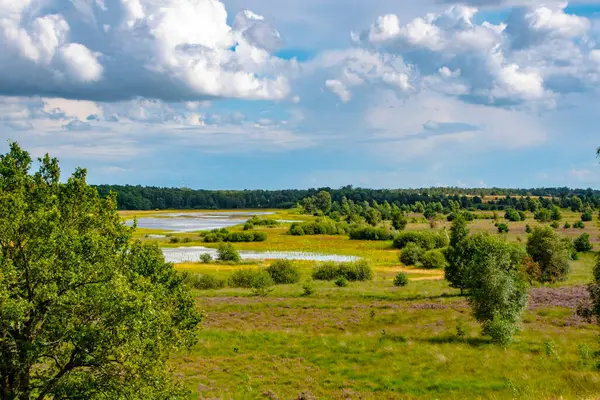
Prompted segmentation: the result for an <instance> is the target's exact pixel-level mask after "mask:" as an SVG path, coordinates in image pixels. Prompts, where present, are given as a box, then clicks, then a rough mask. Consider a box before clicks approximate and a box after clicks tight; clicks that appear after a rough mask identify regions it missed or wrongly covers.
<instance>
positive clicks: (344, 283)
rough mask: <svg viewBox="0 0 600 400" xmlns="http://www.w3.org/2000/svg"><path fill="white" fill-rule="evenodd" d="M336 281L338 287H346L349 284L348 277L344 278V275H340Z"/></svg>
mask: <svg viewBox="0 0 600 400" xmlns="http://www.w3.org/2000/svg"><path fill="white" fill-rule="evenodd" d="M334 283H335V286H337V287H346V286H348V279H346V278H344V277H343V276H340V277H338V278H337V279H336V280H335V282H334Z"/></svg>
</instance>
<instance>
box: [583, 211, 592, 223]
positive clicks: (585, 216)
mask: <svg viewBox="0 0 600 400" xmlns="http://www.w3.org/2000/svg"><path fill="white" fill-rule="evenodd" d="M592 219H593V216H592V213H591V212H589V211H587V212H584V213H583V214H581V220H582V221H585V222H589V221H591V220H592Z"/></svg>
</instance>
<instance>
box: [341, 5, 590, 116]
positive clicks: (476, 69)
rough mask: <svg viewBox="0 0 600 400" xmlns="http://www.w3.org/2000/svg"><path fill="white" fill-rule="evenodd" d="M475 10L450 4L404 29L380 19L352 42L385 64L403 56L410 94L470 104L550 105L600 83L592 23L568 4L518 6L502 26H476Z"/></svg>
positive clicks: (386, 18)
mask: <svg viewBox="0 0 600 400" xmlns="http://www.w3.org/2000/svg"><path fill="white" fill-rule="evenodd" d="M486 3H487V2H486ZM477 12H478V10H477V8H475V7H471V6H465V5H453V6H451V7H449V8H448V9H446V10H445V11H443V12H441V13H437V14H436V13H430V14H426V15H425V16H423V17H418V18H415V19H413V20H411V21H410V22H408V23H406V24H401V23H400V18H399V17H398V16H396V15H393V14H389V15H383V16H381V17H379V18H378V19H377V20H376V21H375V22H374V23H373V24H372V25H371V26H370V27H369V28H368V29H366V30H364V31H363V32H362V33H360V34H355V35H353V37H354V38H355V40H356V42H357V43H358V44H359V45H360V46H362V47H363V48H365V49H368V51H370V52H372V53H375V52H376V53H377V54H379V56H380V57H382V58H383V57H394V56H395V57H398V58H401V59H402V60H403V62H404V63H405V64H406V65H407V67H408V74H407V77H408V78H409V80H408V81H407V80H405V81H404V82H405V83H407V84H408V82H412V83H411V84H410V85H411V86H412V87H413V88H416V89H418V90H425V89H429V90H434V91H438V92H441V93H445V94H447V95H454V96H458V97H460V98H461V99H462V100H463V101H465V102H469V103H479V104H488V105H495V106H503V107H504V106H515V105H520V104H526V103H527V104H534V105H539V106H541V107H553V106H554V105H555V102H556V99H557V96H558V95H559V94H562V93H565V92H569V91H580V90H585V88H594V87H596V86H597V85H598V84H599V83H600V78H599V71H598V63H597V61H598V60H599V59H600V56H598V54H600V53H598V51H599V50H597V49H595V47H596V44H595V42H594V41H593V40H591V39H590V38H589V37H588V33H589V31H590V29H591V22H590V20H589V19H587V18H585V17H581V16H577V15H572V14H569V13H567V11H566V3H564V4H556V3H554V4H551V5H540V6H536V5H535V4H534V5H530V6H528V7H517V8H514V9H513V11H512V13H511V14H510V16H509V17H508V18H507V20H506V21H505V22H503V23H498V24H493V23H490V22H481V23H478V22H476V19H475V16H476V14H477ZM405 87H408V85H405Z"/></svg>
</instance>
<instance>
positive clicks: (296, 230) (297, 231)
mask: <svg viewBox="0 0 600 400" xmlns="http://www.w3.org/2000/svg"><path fill="white" fill-rule="evenodd" d="M347 231H348V224H346V223H342V222H334V221H331V220H327V219H323V218H318V219H317V220H316V221H312V222H302V223H298V222H294V223H293V224H292V225H291V226H290V230H289V231H288V233H289V234H290V235H295V236H303V235H302V232H303V233H304V235H343V234H345V233H346V232H347Z"/></svg>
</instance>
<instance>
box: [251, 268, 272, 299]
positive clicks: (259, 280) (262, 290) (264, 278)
mask: <svg viewBox="0 0 600 400" xmlns="http://www.w3.org/2000/svg"><path fill="white" fill-rule="evenodd" d="M272 286H273V279H272V278H271V275H269V273H268V272H267V271H258V272H257V273H256V274H255V275H254V278H253V279H252V294H253V295H255V296H266V295H267V294H269V292H272V291H273V289H272Z"/></svg>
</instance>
